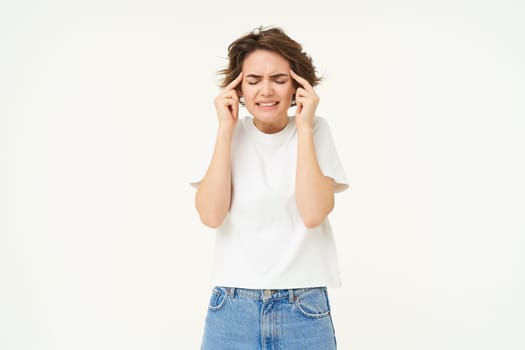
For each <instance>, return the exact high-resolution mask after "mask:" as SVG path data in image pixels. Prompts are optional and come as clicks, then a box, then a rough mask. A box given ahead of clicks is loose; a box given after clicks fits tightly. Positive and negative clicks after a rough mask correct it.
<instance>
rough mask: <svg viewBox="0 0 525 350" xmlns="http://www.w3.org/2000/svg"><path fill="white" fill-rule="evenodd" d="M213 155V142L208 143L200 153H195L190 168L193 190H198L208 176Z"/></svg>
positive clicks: (200, 149)
mask: <svg viewBox="0 0 525 350" xmlns="http://www.w3.org/2000/svg"><path fill="white" fill-rule="evenodd" d="M212 155H213V144H212V143H211V142H207V145H205V146H202V147H200V148H199V150H198V152H195V156H194V157H193V161H192V164H190V167H189V168H190V173H189V184H190V186H192V187H193V188H195V189H197V188H198V187H199V184H200V183H201V181H202V179H203V178H204V176H205V175H206V172H207V171H208V167H209V165H210V162H211V158H212Z"/></svg>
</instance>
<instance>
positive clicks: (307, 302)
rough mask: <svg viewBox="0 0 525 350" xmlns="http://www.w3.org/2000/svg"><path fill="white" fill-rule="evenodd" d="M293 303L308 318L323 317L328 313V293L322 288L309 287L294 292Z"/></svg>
mask: <svg viewBox="0 0 525 350" xmlns="http://www.w3.org/2000/svg"><path fill="white" fill-rule="evenodd" d="M296 296H297V298H296V301H295V305H296V306H297V309H298V310H299V312H300V313H301V314H302V315H303V316H305V317H308V318H323V317H328V316H329V315H330V304H329V302H328V295H327V293H326V290H325V289H324V288H311V289H305V290H301V291H297V293H296Z"/></svg>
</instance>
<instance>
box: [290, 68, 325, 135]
mask: <svg viewBox="0 0 525 350" xmlns="http://www.w3.org/2000/svg"><path fill="white" fill-rule="evenodd" d="M290 74H291V76H292V78H293V79H294V80H295V81H297V82H298V83H299V85H301V87H299V88H297V90H296V92H295V101H296V103H297V110H296V112H295V123H296V125H297V128H301V127H309V128H313V125H314V117H315V110H316V109H317V105H318V104H319V96H318V95H317V93H316V92H315V90H314V88H313V87H312V85H310V83H309V82H308V80H306V79H304V78H303V77H301V76H299V75H297V74H296V73H295V72H294V71H293V70H290Z"/></svg>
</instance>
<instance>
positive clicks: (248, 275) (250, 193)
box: [191, 117, 348, 289]
mask: <svg viewBox="0 0 525 350" xmlns="http://www.w3.org/2000/svg"><path fill="white" fill-rule="evenodd" d="M296 131H297V129H296V125H295V118H294V117H290V119H289V122H288V124H287V125H286V127H285V128H284V129H283V130H281V131H279V132H277V133H274V134H265V133H263V132H261V131H260V130H259V129H257V128H256V127H255V125H254V123H253V119H252V118H251V117H244V118H242V119H239V120H238V122H237V125H236V126H235V131H234V134H233V140H232V146H231V147H232V198H231V208H230V212H229V214H228V215H227V217H226V218H225V220H224V222H223V224H222V225H221V226H220V227H218V228H216V229H215V231H216V240H215V256H214V260H213V261H214V262H213V271H212V283H213V285H216V286H226V287H237V288H253V289H289V288H308V287H319V286H326V287H338V286H340V285H341V280H340V277H339V267H338V258H337V251H336V247H335V244H334V238H333V234H332V228H331V225H330V222H329V219H328V218H327V219H326V220H325V221H324V222H323V223H322V224H321V225H320V226H318V227H315V228H312V229H308V228H306V227H305V226H304V224H303V222H302V220H301V216H300V214H299V210H298V208H297V204H296V200H295V172H296V164H297V132H296ZM313 132H314V144H315V149H316V153H317V160H318V163H319V166H320V168H321V171H322V172H323V174H324V175H325V176H329V177H331V178H332V179H334V180H335V188H334V191H335V192H340V191H343V190H345V189H346V188H347V187H348V181H347V178H346V174H345V171H344V169H343V167H342V165H341V162H340V160H339V156H338V154H337V151H336V148H335V145H334V142H333V139H332V135H331V132H330V128H329V126H328V123H327V122H326V121H325V120H324V119H323V118H321V117H316V118H315V121H314V130H313ZM204 174H205V173H204V170H201V173H200V174H197V177H196V178H195V179H193V181H192V182H191V184H192V185H193V186H194V187H197V186H198V184H199V182H200V181H201V179H202V177H203V176H204Z"/></svg>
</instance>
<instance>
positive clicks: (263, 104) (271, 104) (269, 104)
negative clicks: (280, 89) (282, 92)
mask: <svg viewBox="0 0 525 350" xmlns="http://www.w3.org/2000/svg"><path fill="white" fill-rule="evenodd" d="M255 104H256V105H257V106H259V107H263V108H271V107H274V106H277V105H278V104H279V102H278V101H265V102H257V103H255Z"/></svg>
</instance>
